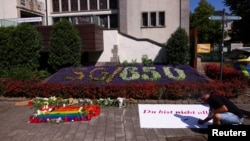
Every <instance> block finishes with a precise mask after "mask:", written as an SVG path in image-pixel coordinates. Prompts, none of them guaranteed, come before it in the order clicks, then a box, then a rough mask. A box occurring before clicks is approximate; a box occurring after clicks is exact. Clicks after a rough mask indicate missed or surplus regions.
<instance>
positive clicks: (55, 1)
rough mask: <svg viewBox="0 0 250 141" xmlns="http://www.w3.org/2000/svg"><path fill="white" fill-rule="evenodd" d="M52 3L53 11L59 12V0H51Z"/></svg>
mask: <svg viewBox="0 0 250 141" xmlns="http://www.w3.org/2000/svg"><path fill="white" fill-rule="evenodd" d="M52 4H53V6H52V7H53V12H59V0H53V1H52Z"/></svg>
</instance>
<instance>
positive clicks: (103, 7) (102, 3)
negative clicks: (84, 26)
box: [99, 0, 107, 9]
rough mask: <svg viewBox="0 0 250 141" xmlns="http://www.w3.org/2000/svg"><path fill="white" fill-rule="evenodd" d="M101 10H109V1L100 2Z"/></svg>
mask: <svg viewBox="0 0 250 141" xmlns="http://www.w3.org/2000/svg"><path fill="white" fill-rule="evenodd" d="M99 5H100V6H99V7H100V9H107V0H99Z"/></svg>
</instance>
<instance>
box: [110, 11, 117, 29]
mask: <svg viewBox="0 0 250 141" xmlns="http://www.w3.org/2000/svg"><path fill="white" fill-rule="evenodd" d="M110 28H118V15H117V14H113V15H110Z"/></svg>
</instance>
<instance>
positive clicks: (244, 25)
mask: <svg viewBox="0 0 250 141" xmlns="http://www.w3.org/2000/svg"><path fill="white" fill-rule="evenodd" d="M224 3H225V5H226V6H228V7H229V9H230V10H231V12H232V14H233V15H237V16H241V18H242V19H241V20H239V21H234V22H233V25H232V35H231V37H232V41H242V42H243V43H244V44H250V36H249V33H250V26H249V25H250V18H249V17H250V0H224Z"/></svg>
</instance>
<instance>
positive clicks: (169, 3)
mask: <svg viewBox="0 0 250 141" xmlns="http://www.w3.org/2000/svg"><path fill="white" fill-rule="evenodd" d="M41 1H43V2H44V3H46V4H47V5H46V6H45V11H46V12H45V13H46V14H45V16H46V18H45V20H47V22H46V23H47V24H48V25H52V24H53V23H54V22H56V21H58V20H60V19H61V18H67V19H68V20H70V21H71V22H72V23H73V24H84V23H95V24H98V25H100V26H102V27H103V28H104V29H117V30H119V31H120V32H122V33H124V34H128V35H130V36H133V37H135V38H146V39H151V40H153V41H156V42H159V43H165V42H166V41H167V39H168V38H169V37H170V36H171V34H172V33H173V32H174V31H175V30H176V29H177V28H178V27H182V28H184V29H185V30H186V31H187V33H189V0H41Z"/></svg>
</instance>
